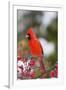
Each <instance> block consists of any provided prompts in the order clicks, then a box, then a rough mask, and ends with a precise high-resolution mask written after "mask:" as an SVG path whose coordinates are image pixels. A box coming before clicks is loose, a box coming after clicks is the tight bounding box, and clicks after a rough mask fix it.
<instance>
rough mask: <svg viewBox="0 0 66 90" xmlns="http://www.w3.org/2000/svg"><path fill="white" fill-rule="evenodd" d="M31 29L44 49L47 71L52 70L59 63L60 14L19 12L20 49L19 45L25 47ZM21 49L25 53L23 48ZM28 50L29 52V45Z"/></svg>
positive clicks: (18, 33)
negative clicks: (28, 30) (25, 37)
mask: <svg viewBox="0 0 66 90" xmlns="http://www.w3.org/2000/svg"><path fill="white" fill-rule="evenodd" d="M29 27H32V28H33V31H34V32H35V34H36V35H37V37H38V39H39V41H40V43H41V45H42V47H43V52H44V63H45V67H46V69H49V68H51V67H52V66H54V65H55V64H56V63H57V62H58V56H57V55H58V41H57V40H58V13H57V12H54V11H52V12H51V11H30V10H21V9H19V10H17V39H18V40H17V44H18V47H19V44H20V45H21V44H22V46H23V45H24V46H25V43H24V41H25V39H24V36H25V33H26V31H27V29H28V28H29ZM18 49H19V48H18ZM20 49H21V51H23V49H22V48H20ZM26 49H27V50H29V47H28V46H27V45H26ZM18 52H19V50H18ZM22 53H23V52H21V54H22ZM26 53H27V52H26ZM18 54H19V53H18ZM23 55H24V54H23Z"/></svg>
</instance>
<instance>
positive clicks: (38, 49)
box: [26, 28, 45, 73]
mask: <svg viewBox="0 0 66 90" xmlns="http://www.w3.org/2000/svg"><path fill="white" fill-rule="evenodd" d="M26 37H27V39H28V45H29V48H30V52H31V55H32V56H37V57H40V58H41V59H40V67H41V69H42V71H43V73H44V72H45V67H44V63H43V60H42V56H43V50H42V46H41V44H40V42H39V40H38V39H37V37H36V35H35V33H34V32H33V30H32V28H29V29H28V30H27V33H26Z"/></svg>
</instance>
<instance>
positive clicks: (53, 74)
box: [50, 70, 55, 78]
mask: <svg viewBox="0 0 66 90" xmlns="http://www.w3.org/2000/svg"><path fill="white" fill-rule="evenodd" d="M54 76H55V72H54V70H52V71H51V72H50V77H51V78H52V77H54Z"/></svg>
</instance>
